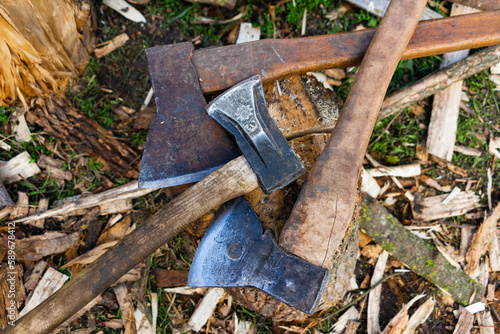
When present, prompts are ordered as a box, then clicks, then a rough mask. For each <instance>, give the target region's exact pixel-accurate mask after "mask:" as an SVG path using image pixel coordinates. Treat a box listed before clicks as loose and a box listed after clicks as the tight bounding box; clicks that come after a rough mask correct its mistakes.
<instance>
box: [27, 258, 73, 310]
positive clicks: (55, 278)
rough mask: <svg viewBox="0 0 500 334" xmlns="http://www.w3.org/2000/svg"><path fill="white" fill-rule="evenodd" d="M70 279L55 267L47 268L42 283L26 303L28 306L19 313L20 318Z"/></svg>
mask: <svg viewBox="0 0 500 334" xmlns="http://www.w3.org/2000/svg"><path fill="white" fill-rule="evenodd" d="M68 279H69V277H68V276H66V275H64V274H62V273H60V272H58V271H57V270H55V269H53V268H49V269H47V271H46V272H45V275H43V277H42V279H41V280H40V283H38V286H37V287H36V289H35V291H34V292H33V295H32V296H31V298H30V300H29V301H28V302H27V303H26V306H24V308H23V309H22V310H21V312H20V313H19V318H21V317H22V316H24V315H25V314H27V313H28V312H29V311H31V310H32V309H34V308H35V307H37V306H38V305H39V304H40V303H42V302H43V301H44V300H45V299H47V298H49V297H50V296H51V295H52V294H53V293H54V292H56V291H57V290H59V289H60V288H61V287H62V286H63V284H64V282H66V281H67V280H68Z"/></svg>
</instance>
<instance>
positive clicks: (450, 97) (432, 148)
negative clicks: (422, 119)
mask: <svg viewBox="0 0 500 334" xmlns="http://www.w3.org/2000/svg"><path fill="white" fill-rule="evenodd" d="M476 12H478V10H477V9H474V8H471V7H467V6H463V5H459V4H453V5H452V8H451V16H456V15H463V14H470V13H476ZM468 55H469V50H462V51H456V52H452V53H447V54H445V55H443V63H442V64H441V68H445V67H447V66H449V65H451V64H453V63H456V62H457V61H459V60H461V59H464V58H467V56H468ZM462 83H463V81H462V80H459V81H457V82H455V83H453V84H451V85H450V86H449V87H448V88H446V89H443V90H441V91H439V92H437V93H436V94H435V95H434V100H433V104H432V114H431V120H430V123H429V132H428V135H427V152H429V153H430V154H433V155H435V156H437V157H439V158H442V159H446V160H448V161H451V158H452V157H453V149H454V146H455V139H456V134H457V122H458V113H459V111H460V101H461V95H462Z"/></svg>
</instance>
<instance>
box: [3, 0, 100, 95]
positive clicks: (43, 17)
mask: <svg viewBox="0 0 500 334" xmlns="http://www.w3.org/2000/svg"><path fill="white" fill-rule="evenodd" d="M94 30H95V24H94V21H93V18H92V5H91V2H90V1H87V0H84V1H74V0H72V1H67V0H55V1H52V0H41V1H30V0H19V1H2V7H1V8H0V31H1V33H0V34H1V35H2V41H1V47H0V58H1V59H2V61H1V62H0V104H3V105H5V104H10V103H12V102H14V101H15V100H16V99H18V98H20V96H24V98H26V99H29V98H31V97H34V96H36V95H39V94H42V93H50V92H54V93H56V94H57V95H59V96H63V94H64V91H65V89H66V87H68V86H69V84H71V83H72V82H73V81H74V80H75V79H76V78H77V76H78V75H79V74H81V73H82V72H83V70H84V68H85V66H86V65H87V63H88V61H89V59H90V57H89V54H90V52H92V50H93V49H94V40H95V36H94Z"/></svg>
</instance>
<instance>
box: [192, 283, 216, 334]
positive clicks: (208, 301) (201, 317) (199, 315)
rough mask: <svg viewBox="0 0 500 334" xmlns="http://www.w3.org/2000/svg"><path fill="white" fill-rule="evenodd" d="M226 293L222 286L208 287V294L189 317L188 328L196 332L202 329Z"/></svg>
mask: <svg viewBox="0 0 500 334" xmlns="http://www.w3.org/2000/svg"><path fill="white" fill-rule="evenodd" d="M224 294H225V292H224V289H222V288H210V289H208V292H207V294H206V295H205V297H203V299H202V300H201V302H200V303H199V304H198V306H197V307H196V309H195V310H194V313H193V315H192V316H191V318H190V319H189V321H188V324H187V328H189V329H191V330H193V331H195V332H199V331H200V329H201V328H202V327H203V326H205V324H206V323H207V321H208V318H210V316H211V315H212V313H213V312H214V310H215V306H217V304H218V303H219V300H221V298H222V297H223V296H224Z"/></svg>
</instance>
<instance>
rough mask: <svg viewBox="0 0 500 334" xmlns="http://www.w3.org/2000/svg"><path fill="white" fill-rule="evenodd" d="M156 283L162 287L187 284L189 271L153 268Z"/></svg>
mask: <svg viewBox="0 0 500 334" xmlns="http://www.w3.org/2000/svg"><path fill="white" fill-rule="evenodd" d="M153 273H154V275H155V280H156V285H157V286H158V287H160V288H164V287H175V286H184V285H187V283H188V281H187V278H188V274H189V271H186V270H168V269H159V268H155V269H153Z"/></svg>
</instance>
